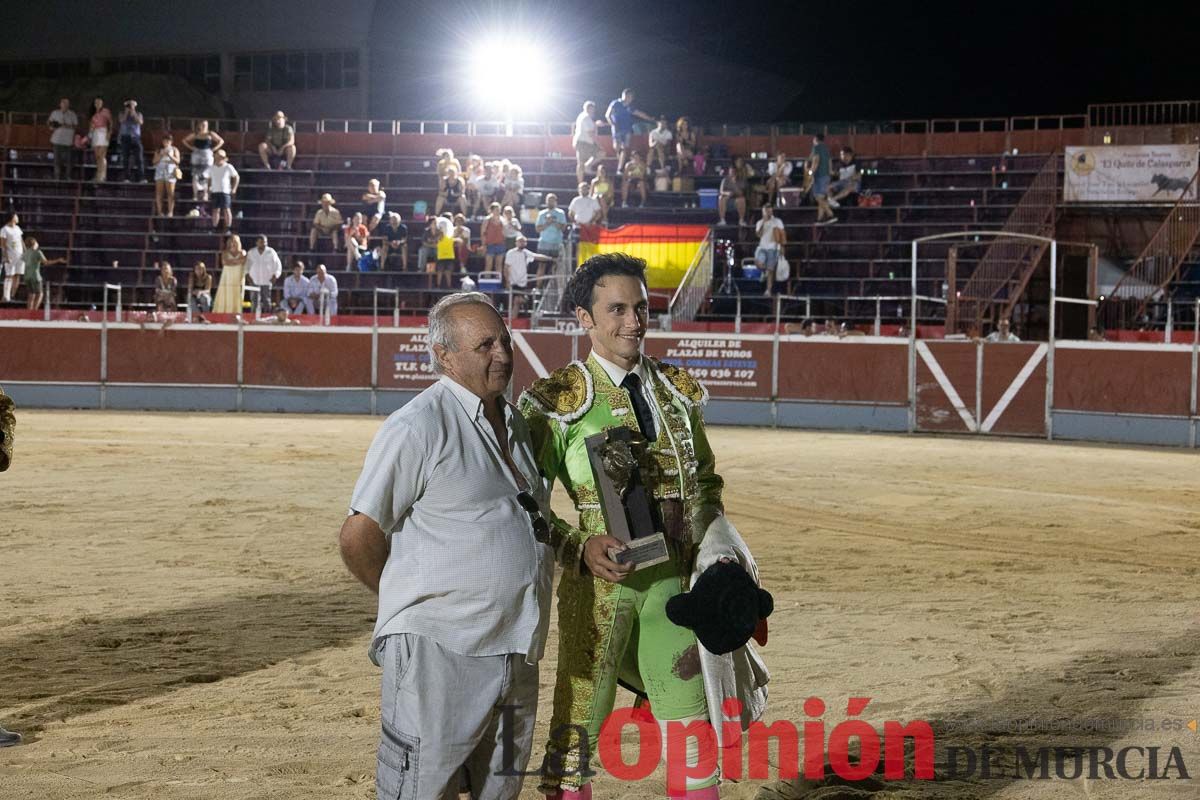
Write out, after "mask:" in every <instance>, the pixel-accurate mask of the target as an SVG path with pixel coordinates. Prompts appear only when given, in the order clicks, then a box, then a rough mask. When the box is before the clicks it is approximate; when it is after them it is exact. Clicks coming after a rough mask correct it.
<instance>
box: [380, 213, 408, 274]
mask: <svg viewBox="0 0 1200 800" xmlns="http://www.w3.org/2000/svg"><path fill="white" fill-rule="evenodd" d="M375 233H376V235H378V236H380V237H381V238H382V239H383V244H382V245H381V246H380V251H379V268H380V269H387V260H388V255H389V254H391V252H392V251H396V252H398V253H399V254H400V269H401V270H403V271H407V270H408V226H407V225H405V224H404V223H403V222H402V221H401V219H400V215H399V214H398V213H396V212H395V211H389V212H388V215H387V219H385V220H384V221H383V224H382V225H380V226H379V227H378V228H376V229H375Z"/></svg>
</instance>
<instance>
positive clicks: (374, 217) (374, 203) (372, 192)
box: [362, 178, 387, 231]
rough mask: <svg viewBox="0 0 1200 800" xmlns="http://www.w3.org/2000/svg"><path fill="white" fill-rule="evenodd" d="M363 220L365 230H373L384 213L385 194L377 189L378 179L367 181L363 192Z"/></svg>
mask: <svg viewBox="0 0 1200 800" xmlns="http://www.w3.org/2000/svg"><path fill="white" fill-rule="evenodd" d="M362 199H363V219H364V220H366V223H367V230H368V231H373V230H375V226H376V225H378V224H379V220H381V219H383V215H384V213H385V212H386V204H387V192H385V191H384V190H383V189H381V188H379V179H378V178H371V180H369V181H367V191H365V192H363V196H362Z"/></svg>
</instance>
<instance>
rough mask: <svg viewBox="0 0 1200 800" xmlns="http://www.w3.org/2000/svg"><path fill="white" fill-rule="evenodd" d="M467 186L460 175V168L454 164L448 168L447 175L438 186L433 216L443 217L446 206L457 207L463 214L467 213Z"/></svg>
mask: <svg viewBox="0 0 1200 800" xmlns="http://www.w3.org/2000/svg"><path fill="white" fill-rule="evenodd" d="M466 191H467V189H466V184H465V183H464V182H463V179H462V176H461V175H459V174H458V167H455V166H454V165H453V164H452V165H450V166H448V167H446V175H445V177H443V178H442V179H441V181H440V182H439V184H438V196H437V202H435V203H434V206H433V215H434V216H435V217H438V216H441V214H442V209H443V208H445V206H446V204H449V205H450V207H451V208H453V207H455V206H457V207H458V210H459V212H460V213H462V214H466V213H467V198H466Z"/></svg>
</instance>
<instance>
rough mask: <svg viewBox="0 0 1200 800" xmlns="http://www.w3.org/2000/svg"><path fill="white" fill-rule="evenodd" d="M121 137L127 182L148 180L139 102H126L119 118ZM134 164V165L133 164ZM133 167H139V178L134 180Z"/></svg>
mask: <svg viewBox="0 0 1200 800" xmlns="http://www.w3.org/2000/svg"><path fill="white" fill-rule="evenodd" d="M119 121H120V128H119V129H118V130H119V132H120V137H121V142H120V144H121V172H122V173H123V174H124V176H125V182H126V183H129V182H130V181H132V180H137V182H138V183H141V182H142V181H144V180H145V179H146V153H145V151H144V148H143V147H142V122H143V119H142V112H140V111H138V110H137V100H126V101H125V107H124V108H122V109H121V116H120V118H119ZM131 162H132V163H131ZM131 166H136V167H137V178H136V179H135V178H133V177H132V176H133V174H134V173H133V172H132V171H131V170H130V167H131Z"/></svg>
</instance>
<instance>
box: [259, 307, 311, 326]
mask: <svg viewBox="0 0 1200 800" xmlns="http://www.w3.org/2000/svg"><path fill="white" fill-rule="evenodd" d="M254 324H255V325H301V324H303V323H301V322H300V320H298V319H292V318H291V317H289V316H288V310H287V309H286V308H284V307H283V306H280V307H279V308H277V309H275V313H274V314H272V315H271V316H269V317H260V318H258V319H256V320H254Z"/></svg>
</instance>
